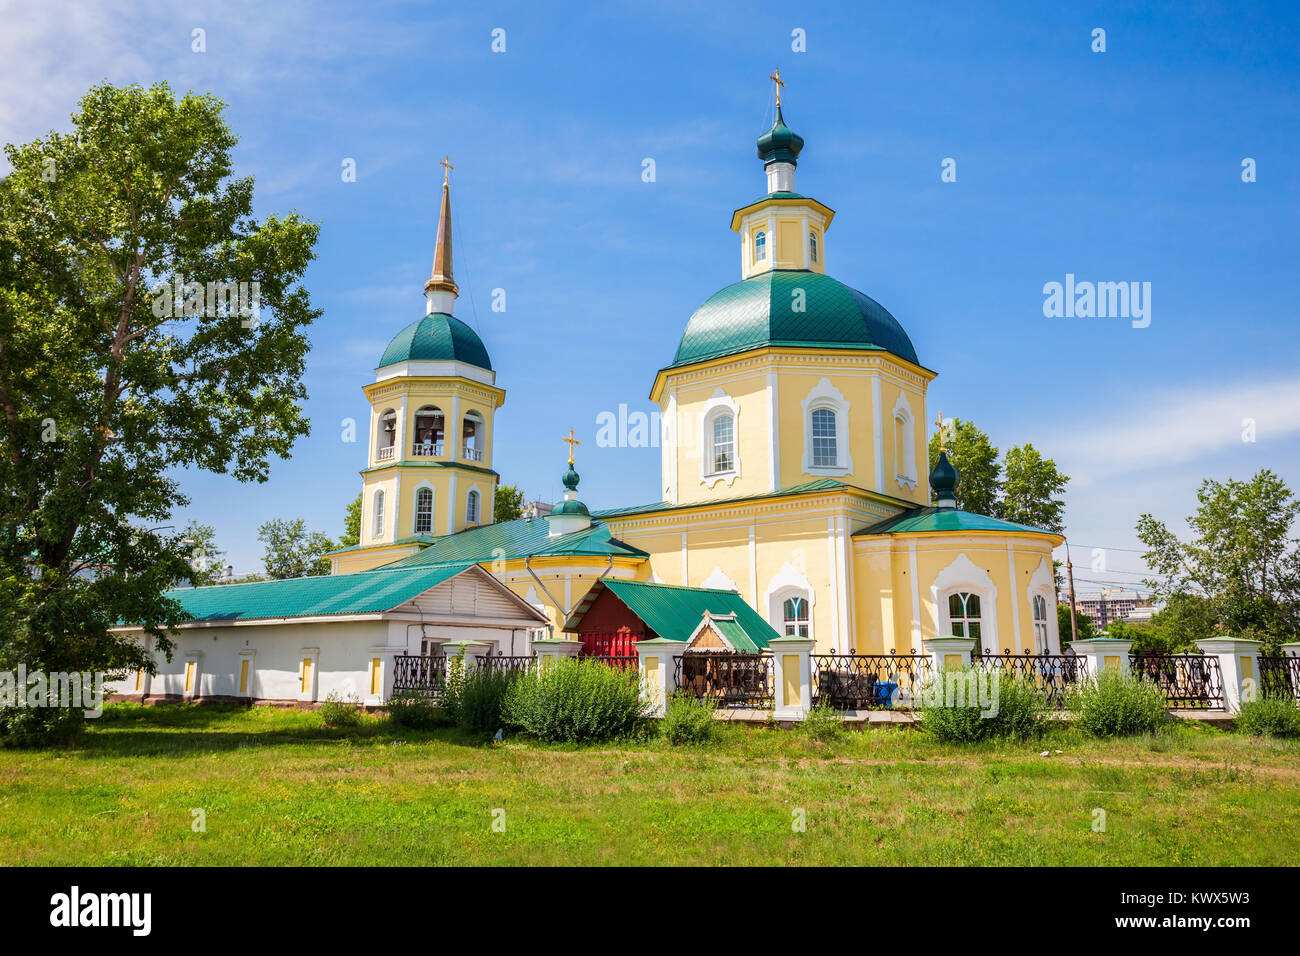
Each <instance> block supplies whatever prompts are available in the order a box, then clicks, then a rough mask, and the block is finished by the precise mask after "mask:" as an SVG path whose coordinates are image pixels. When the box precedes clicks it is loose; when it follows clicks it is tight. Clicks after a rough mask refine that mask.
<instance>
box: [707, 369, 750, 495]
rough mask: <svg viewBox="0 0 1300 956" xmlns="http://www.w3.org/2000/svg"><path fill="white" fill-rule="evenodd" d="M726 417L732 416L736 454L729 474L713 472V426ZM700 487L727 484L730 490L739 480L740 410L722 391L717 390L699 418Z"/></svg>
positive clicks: (732, 458) (733, 456)
mask: <svg viewBox="0 0 1300 956" xmlns="http://www.w3.org/2000/svg"><path fill="white" fill-rule="evenodd" d="M723 415H730V416H731V441H732V445H733V447H734V451H733V453H732V455H731V469H730V470H729V471H714V470H713V423H714V422H715V421H717V420H718V419H719V418H720V417H722V416H723ZM699 436H700V441H699V449H700V484H701V485H704V486H705V487H707V488H712V487H713V486H714V485H716V484H717V483H718V482H720V481H725V482H726V483H727V487H728V488H730V487H731V485H732V484H733V483H734V482H735V480H736V479H737V478H739V477H740V406H739V405H737V404H736V402H735V401H734V400H733V399H732V397H731V396H730V395H728V394H727V393H726V392H724V391H723V390H722V389H721V388H717V389H715V390H714V392H713V394H712V395H711V396H710V397H709V400H708V402H707V403H706V404H705V406H704V408H703V409H702V410H701V411H700V416H699Z"/></svg>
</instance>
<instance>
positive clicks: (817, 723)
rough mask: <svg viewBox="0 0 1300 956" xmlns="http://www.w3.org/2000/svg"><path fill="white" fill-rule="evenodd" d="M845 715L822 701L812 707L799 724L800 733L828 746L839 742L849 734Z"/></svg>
mask: <svg viewBox="0 0 1300 956" xmlns="http://www.w3.org/2000/svg"><path fill="white" fill-rule="evenodd" d="M847 730H848V726H847V725H846V724H845V723H844V715H843V714H841V713H840V712H839V711H838V710H836V709H835V708H833V707H830V706H827V705H826V704H823V703H821V702H820V701H819V702H818V703H817V705H816V706H814V707H812V708H811V709H810V710H809V711H808V713H807V715H806V716H805V717H804V719H803V720H802V721H800V723H799V732H800V733H801V734H803V735H804V736H805V737H808V738H809V739H810V740H816V741H817V742H819V743H824V744H828V743H831V742H833V741H836V740H839V739H840V738H841V737H843V736H844V734H845V733H846V732H847Z"/></svg>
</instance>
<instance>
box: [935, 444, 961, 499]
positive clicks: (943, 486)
mask: <svg viewBox="0 0 1300 956" xmlns="http://www.w3.org/2000/svg"><path fill="white" fill-rule="evenodd" d="M960 477H961V473H960V472H958V471H957V469H956V468H954V467H953V464H952V462H950V461H949V460H948V452H947V450H946V449H943V448H940V449H939V460H938V461H937V462H935V464H934V470H933V471H931V472H930V489H931V490H932V491H933V492H934V498H935V503H934V506H935V507H936V508H943V509H949V510H951V509H954V508H956V507H957V480H958V479H959V478H960Z"/></svg>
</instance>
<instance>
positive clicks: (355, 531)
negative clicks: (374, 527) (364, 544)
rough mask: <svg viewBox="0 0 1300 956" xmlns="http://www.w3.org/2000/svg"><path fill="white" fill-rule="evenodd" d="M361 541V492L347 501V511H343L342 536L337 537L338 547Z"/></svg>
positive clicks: (353, 544)
mask: <svg viewBox="0 0 1300 956" xmlns="http://www.w3.org/2000/svg"><path fill="white" fill-rule="evenodd" d="M360 543H361V494H360V492H358V493H357V496H356V497H355V498H353V499H352V500H351V501H350V502H348V508H347V511H345V512H344V513H343V537H341V538H339V547H340V548H352V547H356V546H357V545H358V544H360Z"/></svg>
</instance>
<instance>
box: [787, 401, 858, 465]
mask: <svg viewBox="0 0 1300 956" xmlns="http://www.w3.org/2000/svg"><path fill="white" fill-rule="evenodd" d="M800 404H801V405H802V407H803V437H804V441H803V460H802V462H801V463H800V466H801V467H802V469H803V472H804V474H806V475H835V476H839V475H847V474H849V473H850V472H852V471H853V456H852V454H850V452H849V400H848V399H847V398H845V397H844V394H843V393H842V392H841V391H840V390H839V389H838V388H836V387H835V386H834V385H832V384H831V380H830V379H829V378H823V379H822V380H821V381H820V382H818V383H817V384H816V385H814V386H813V387H812V388H811V389H810V390H809V392H808V395H807V396H806V397H805V398H804V399H803V401H802V402H801V403H800ZM818 409H827V410H829V411H832V412H834V413H835V456H836V459H837V464H835V465H814V464H813V429H812V413H813V412H815V411H817V410H818Z"/></svg>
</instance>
